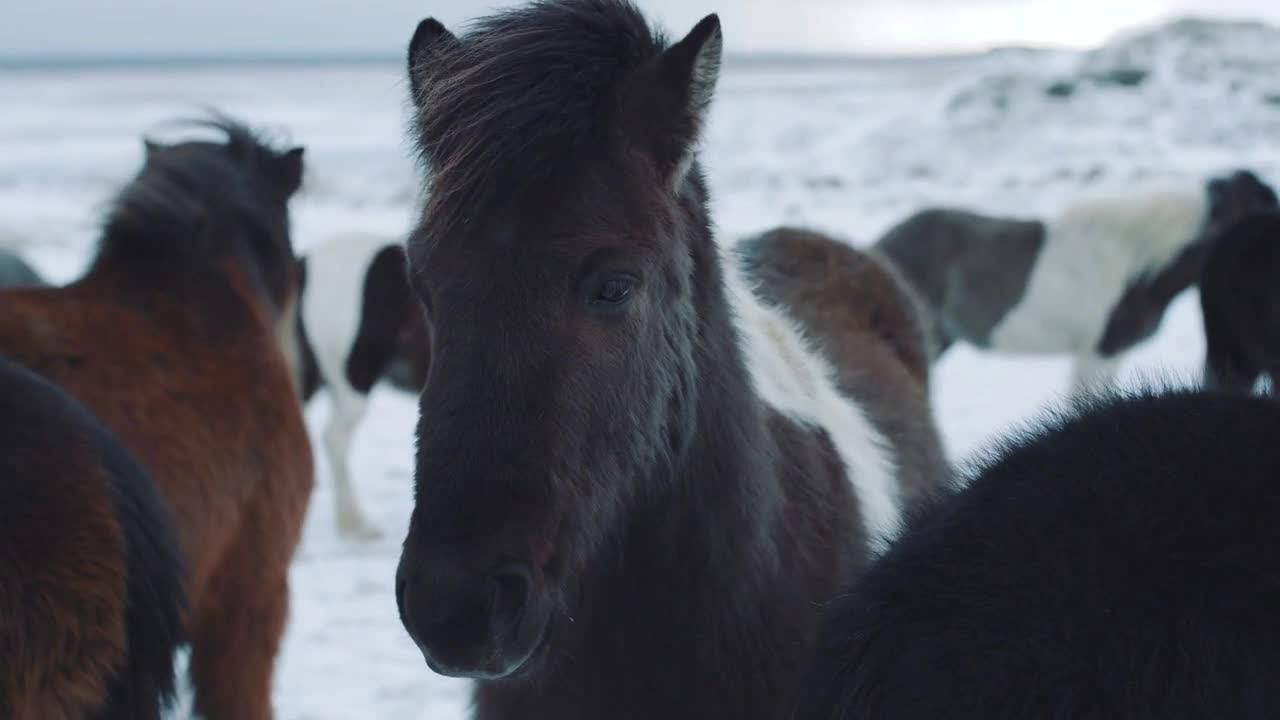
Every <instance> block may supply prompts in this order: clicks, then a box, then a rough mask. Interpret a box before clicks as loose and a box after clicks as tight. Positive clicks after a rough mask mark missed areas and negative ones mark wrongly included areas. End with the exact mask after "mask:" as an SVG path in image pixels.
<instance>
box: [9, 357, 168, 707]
mask: <svg viewBox="0 0 1280 720" xmlns="http://www.w3.org/2000/svg"><path fill="white" fill-rule="evenodd" d="M0 397H3V398H4V402H3V403H2V404H0V717H2V718H5V719H6V720H86V719H88V718H109V719H113V720H114V719H116V718H118V719H119V720H125V718H128V719H129V720H159V717H160V710H161V706H162V704H163V703H164V701H165V700H167V699H168V698H169V697H170V696H171V695H172V693H173V685H174V683H173V653H174V650H175V649H176V647H177V645H178V643H179V641H180V638H181V612H182V610H183V596H182V564H181V561H180V559H179V557H178V548H177V538H176V537H175V535H174V532H173V527H172V525H171V522H170V514H169V510H168V508H167V507H166V506H165V504H164V501H163V500H162V499H161V498H160V496H159V494H158V493H157V492H156V489H155V487H154V486H153V485H152V484H151V480H150V479H149V478H148V477H147V476H146V473H144V472H143V471H142V469H141V468H140V467H139V466H138V464H137V463H136V462H134V460H133V458H132V457H131V456H130V455H129V452H128V451H127V450H125V448H124V447H123V446H122V445H121V444H120V442H119V441H118V440H116V438H115V437H114V436H113V435H112V434H111V432H110V431H108V430H107V429H106V428H104V427H103V426H102V425H101V423H99V422H98V421H97V419H96V418H94V417H93V416H92V415H90V414H89V413H88V411H86V410H85V409H84V408H83V407H82V406H81V405H80V404H79V403H77V402H76V401H75V400H73V399H72V398H71V397H69V396H68V395H67V394H66V393H64V392H63V391H62V390H60V389H59V388H58V387H56V386H54V385H53V384H51V383H49V382H47V381H46V380H44V379H43V378H41V377H39V376H38V375H36V374H34V373H32V372H30V371H28V370H27V369H25V368H23V367H21V366H19V365H17V364H15V363H13V362H10V361H9V360H7V359H4V358H0Z"/></svg>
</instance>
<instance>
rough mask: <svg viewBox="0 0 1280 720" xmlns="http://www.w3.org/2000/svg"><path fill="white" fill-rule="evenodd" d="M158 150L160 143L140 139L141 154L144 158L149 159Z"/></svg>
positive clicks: (148, 139)
mask: <svg viewBox="0 0 1280 720" xmlns="http://www.w3.org/2000/svg"><path fill="white" fill-rule="evenodd" d="M159 149H160V143H158V142H156V141H154V140H152V139H150V138H142V152H143V153H144V156H145V157H148V158H149V157H151V156H152V155H153V154H154V153H155V151H157V150H159Z"/></svg>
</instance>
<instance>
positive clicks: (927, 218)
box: [875, 208, 1046, 352]
mask: <svg viewBox="0 0 1280 720" xmlns="http://www.w3.org/2000/svg"><path fill="white" fill-rule="evenodd" d="M1045 235H1046V231H1045V226H1044V223H1042V222H1040V221H1037V220H1023V219H1015V218H1000V217H993V216H989V215H983V214H981V213H976V212H971V211H968V210H959V209H952V208H931V209H928V210H922V211H920V212H918V213H916V214H914V215H912V216H911V217H909V218H907V219H906V220H903V221H902V222H900V223H898V224H897V225H895V226H894V227H892V228H890V229H889V230H888V231H886V232H885V233H884V235H882V236H881V238H880V239H879V240H878V241H877V242H876V244H875V249H876V250H877V251H879V252H880V253H882V254H884V256H885V257H887V258H889V259H890V260H891V261H892V262H893V264H894V265H895V266H896V267H897V268H898V270H900V271H901V272H902V274H903V275H904V276H905V277H906V279H907V281H908V282H910V283H911V285H912V286H913V287H914V288H915V290H916V291H917V292H918V293H919V295H920V297H921V298H922V299H923V300H924V302H925V303H926V305H927V306H928V308H929V310H930V313H931V316H932V317H931V321H932V322H933V323H934V324H935V325H936V327H935V328H934V334H935V339H936V344H937V347H936V348H935V350H936V351H937V352H941V351H942V350H945V349H946V346H947V345H948V344H949V343H950V342H951V341H952V340H955V339H964V340H968V341H970V342H973V343H976V344H978V345H985V344H987V342H988V341H989V339H990V336H991V333H992V332H993V331H994V330H995V328H996V326H997V325H999V323H1000V321H1001V320H1002V319H1003V318H1004V316H1005V314H1007V313H1008V312H1009V310H1010V309H1011V308H1013V307H1014V306H1016V305H1017V304H1018V302H1019V300H1021V298H1022V296H1023V294H1024V293H1025V292H1026V289H1027V282H1028V279H1029V277H1030V275H1031V270H1032V268H1033V267H1034V265H1035V262H1036V258H1037V257H1038V256H1039V254H1040V251H1041V249H1042V248H1043V247H1044V242H1045Z"/></svg>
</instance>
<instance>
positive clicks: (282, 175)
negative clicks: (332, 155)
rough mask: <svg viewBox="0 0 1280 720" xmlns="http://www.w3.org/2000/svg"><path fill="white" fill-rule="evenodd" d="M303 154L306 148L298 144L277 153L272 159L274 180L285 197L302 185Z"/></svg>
mask: <svg viewBox="0 0 1280 720" xmlns="http://www.w3.org/2000/svg"><path fill="white" fill-rule="evenodd" d="M304 154H306V150H305V149H304V148H302V147H301V146H299V147H295V148H291V149H289V150H286V151H284V152H282V153H279V154H277V155H276V157H275V159H274V160H273V163H272V164H273V166H274V167H273V170H274V172H275V178H276V182H277V183H278V184H279V187H280V189H281V190H283V191H284V193H285V195H286V197H287V196H290V195H293V194H294V193H296V192H298V188H300V187H302V175H303V162H302V157H303V155H304Z"/></svg>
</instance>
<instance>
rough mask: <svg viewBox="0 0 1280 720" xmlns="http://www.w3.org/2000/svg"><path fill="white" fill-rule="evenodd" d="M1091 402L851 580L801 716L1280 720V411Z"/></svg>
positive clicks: (1021, 441) (1007, 448) (1201, 395)
mask: <svg viewBox="0 0 1280 720" xmlns="http://www.w3.org/2000/svg"><path fill="white" fill-rule="evenodd" d="M1085 402H1086V403H1087V404H1086V405H1084V406H1082V407H1080V408H1078V409H1077V411H1076V412H1074V413H1070V414H1064V415H1062V416H1060V417H1056V418H1053V419H1051V420H1050V421H1048V422H1045V423H1042V424H1041V425H1040V427H1039V428H1037V429H1035V430H1033V431H1030V432H1027V433H1024V434H1021V435H1019V436H1016V437H1014V438H1013V439H1011V440H1009V441H1008V442H1007V443H1006V444H1005V445H1004V446H1003V448H1001V449H1000V450H999V451H998V452H997V453H995V456H994V458H993V459H992V460H991V461H989V462H988V463H987V464H986V466H985V467H984V468H982V469H981V471H980V472H979V473H978V474H977V476H976V477H975V478H974V479H973V480H972V483H971V484H970V485H969V486H968V488H967V489H965V490H961V491H959V492H957V493H955V494H954V495H952V496H950V497H946V498H943V499H942V500H941V501H940V502H939V504H938V505H937V507H935V508H933V509H932V510H931V511H929V512H928V513H927V514H925V515H924V516H922V517H921V518H919V519H918V521H917V522H916V523H915V524H914V526H913V527H911V528H910V529H909V530H908V531H907V532H906V533H905V535H904V536H903V537H902V538H900V540H899V541H898V542H897V543H896V544H895V545H894V547H893V548H892V549H891V550H890V551H889V552H888V553H887V554H886V555H885V556H884V557H882V558H881V559H880V560H879V561H878V562H877V563H876V564H875V565H874V566H873V567H872V569H871V570H869V571H868V572H867V573H865V574H864V575H863V576H862V577H861V578H859V579H858V580H857V581H856V582H853V583H851V585H850V590H849V591H848V593H847V594H845V595H843V596H841V597H840V598H839V599H838V600H837V601H836V602H835V603H834V604H833V607H831V608H830V610H831V613H830V616H829V622H828V625H827V627H826V629H825V631H824V633H823V640H822V643H823V645H822V648H821V651H820V654H819V658H818V661H817V664H816V667H815V668H814V669H813V671H812V673H811V677H810V682H809V687H808V689H807V691H806V693H805V694H804V697H805V698H806V700H805V707H804V709H803V711H802V712H801V713H800V714H799V716H798V717H799V718H801V719H802V720H842V719H848V720H936V719H937V718H947V719H948V720H1025V719H1027V718H1036V720H1076V719H1083V718H1090V719H1098V720H1102V719H1104V718H1106V719H1111V718H1115V719H1118V718H1125V719H1126V720H1178V719H1180V718H1187V719H1188V720H1190V719H1191V718H1198V719H1203V718H1256V719H1257V720H1263V719H1264V718H1275V717H1280V613H1277V612H1276V608H1278V607H1280V553H1278V552H1277V549H1278V548H1280V523H1277V522H1276V518H1277V517H1280V482H1278V481H1280V443H1277V442H1276V439H1277V438H1280V404H1276V403H1275V402H1274V401H1272V400H1270V399H1268V398H1258V397H1250V396H1247V395H1243V394H1231V393H1207V392H1190V391H1177V392H1170V393H1166V394H1136V395H1132V396H1129V397H1110V398H1102V399H1092V400H1089V401H1085Z"/></svg>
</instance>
